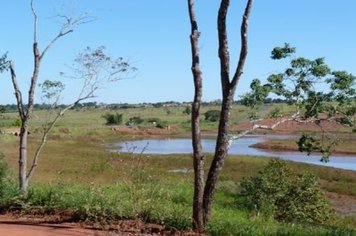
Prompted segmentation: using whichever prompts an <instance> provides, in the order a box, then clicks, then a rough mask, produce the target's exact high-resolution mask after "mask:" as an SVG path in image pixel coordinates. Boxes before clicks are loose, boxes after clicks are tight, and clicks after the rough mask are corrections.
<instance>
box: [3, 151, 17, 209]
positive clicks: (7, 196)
mask: <svg viewBox="0 0 356 236" xmlns="http://www.w3.org/2000/svg"><path fill="white" fill-rule="evenodd" d="M2 158H3V155H2V153H0V211H2V210H6V209H8V208H9V207H10V206H11V204H12V202H13V201H14V200H15V199H16V197H17V196H18V194H19V192H18V187H17V185H16V182H15V180H14V179H12V178H11V175H10V173H9V170H8V166H7V164H6V163H5V162H4V161H3V160H2Z"/></svg>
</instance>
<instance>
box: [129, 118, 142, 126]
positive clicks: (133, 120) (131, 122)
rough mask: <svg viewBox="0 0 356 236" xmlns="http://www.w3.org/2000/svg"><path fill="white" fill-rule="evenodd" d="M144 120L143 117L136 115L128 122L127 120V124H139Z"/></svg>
mask: <svg viewBox="0 0 356 236" xmlns="http://www.w3.org/2000/svg"><path fill="white" fill-rule="evenodd" d="M142 122H143V119H141V117H139V116H134V117H131V118H130V119H129V121H128V122H126V125H139V124H141V123H142Z"/></svg>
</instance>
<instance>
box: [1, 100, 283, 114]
mask: <svg viewBox="0 0 356 236" xmlns="http://www.w3.org/2000/svg"><path fill="white" fill-rule="evenodd" d="M264 103H265V104H270V103H287V101H286V100H285V99H281V98H266V99H265V100H264ZM190 104H191V103H190V102H175V101H167V102H157V103H137V104H130V103H113V104H105V103H97V102H85V103H78V104H76V105H75V106H74V107H73V108H72V109H80V108H89V109H90V108H106V109H112V110H115V109H130V108H139V107H155V108H159V107H180V106H187V105H190ZM220 104H221V100H219V99H218V100H214V101H209V102H202V105H203V106H214V105H220ZM234 104H235V105H242V104H243V102H242V100H237V101H235V102H234ZM66 106H67V105H66V104H59V105H57V106H56V107H57V108H58V109H63V108H65V107H66ZM33 108H34V110H37V111H38V110H47V109H52V108H53V107H51V105H49V104H39V103H36V104H34V107H33ZM16 111H17V105H16V104H6V105H0V113H5V112H16Z"/></svg>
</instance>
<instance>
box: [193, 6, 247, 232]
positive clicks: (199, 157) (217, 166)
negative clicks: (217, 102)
mask: <svg viewBox="0 0 356 236" xmlns="http://www.w3.org/2000/svg"><path fill="white" fill-rule="evenodd" d="M252 3H253V0H248V1H247V5H246V8H245V11H244V14H243V19H242V25H241V50H240V58H239V61H238V64H237V67H236V71H235V73H234V75H233V77H232V78H230V56H229V49H228V38H227V30H226V16H227V12H228V9H229V5H230V1H229V0H222V1H221V3H220V8H219V13H218V20H217V23H218V34H219V58H220V79H221V88H222V105H221V113H220V121H219V129H218V137H217V141H216V149H215V154H214V158H213V161H212V163H211V165H210V169H209V172H208V176H207V179H206V181H205V179H204V154H203V151H202V145H201V134H200V133H201V132H200V124H199V117H200V116H199V113H200V105H201V96H202V73H201V70H200V66H199V63H200V61H199V47H198V45H199V34H200V33H199V31H198V23H197V20H196V16H195V9H194V0H188V9H189V16H190V25H191V35H190V41H191V48H192V73H193V77H194V86H195V95H194V102H193V105H192V144H193V165H194V199H193V228H194V230H196V231H198V232H202V231H203V230H204V225H205V224H206V223H207V222H208V221H209V219H210V214H211V206H212V201H213V196H214V193H215V190H216V183H217V179H218V176H219V173H220V170H221V168H222V166H223V164H224V160H225V157H226V155H227V151H228V148H229V143H230V141H231V139H230V137H229V135H228V131H229V126H228V124H229V119H230V113H231V107H232V103H233V98H234V94H235V90H236V86H237V84H238V82H239V80H240V77H241V75H242V73H243V68H244V65H245V61H246V56H247V29H248V19H249V15H250V10H251V7H252Z"/></svg>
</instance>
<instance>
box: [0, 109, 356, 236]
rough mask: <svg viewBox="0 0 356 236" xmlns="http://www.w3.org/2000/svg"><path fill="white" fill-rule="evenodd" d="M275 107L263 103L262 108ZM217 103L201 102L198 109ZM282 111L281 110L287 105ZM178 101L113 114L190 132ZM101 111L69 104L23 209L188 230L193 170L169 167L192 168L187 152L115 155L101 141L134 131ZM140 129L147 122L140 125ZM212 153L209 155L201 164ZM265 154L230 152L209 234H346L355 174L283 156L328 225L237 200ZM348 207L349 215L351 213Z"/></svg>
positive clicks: (34, 135) (4, 123) (0, 141)
mask: <svg viewBox="0 0 356 236" xmlns="http://www.w3.org/2000/svg"><path fill="white" fill-rule="evenodd" d="M274 106H276V105H272V106H271V107H267V108H265V110H264V111H263V112H264V114H267V113H268V112H269V109H272V108H273V107H274ZM216 108H217V107H204V111H207V110H212V109H216ZM286 109H287V108H286ZM183 111H184V107H170V108H165V107H163V108H130V109H123V110H118V111H111V112H118V113H122V114H124V121H126V120H128V119H129V118H130V117H134V116H140V117H142V118H153V117H156V118H160V119H161V120H164V121H166V122H168V124H169V125H170V126H172V127H174V130H172V132H171V133H170V135H188V134H189V125H190V123H189V118H190V116H189V115H187V114H184V113H183ZM105 112H106V111H105V110H101V109H94V110H71V111H70V112H68V113H66V114H65V116H64V117H63V119H62V120H61V121H60V122H59V123H58V125H57V126H56V128H55V129H54V130H53V132H52V134H51V136H50V138H49V141H48V144H47V145H46V147H45V149H44V152H43V154H42V157H41V160H40V164H39V168H38V170H37V172H36V173H35V175H34V179H33V182H32V183H33V184H32V186H31V190H30V192H29V195H28V197H27V199H26V200H25V201H24V202H22V203H21V204H23V205H22V209H23V211H24V212H32V210H33V209H34V208H36V209H40V210H41V212H42V213H54V212H56V211H58V210H64V209H71V210H73V211H75V212H76V213H77V214H78V215H79V218H80V219H81V220H86V221H91V222H95V223H99V224H101V223H103V222H104V223H105V222H107V221H108V220H115V219H122V218H130V219H138V218H139V219H143V220H145V221H148V222H155V223H160V224H164V225H166V226H167V227H172V228H176V229H180V230H187V229H189V228H190V224H191V223H190V222H191V202H192V189H193V187H192V180H193V179H192V173H191V172H189V171H188V172H187V173H173V172H169V170H172V169H188V170H191V169H192V161H191V157H190V155H148V154H145V153H143V154H130V153H114V152H109V151H108V150H107V144H109V143H112V142H116V141H122V140H127V139H132V138H140V136H139V135H134V134H130V133H129V134H122V133H118V132H114V131H112V130H111V128H110V127H107V126H106V125H105V124H104V123H105V120H104V119H103V118H102V115H103V114H104V113H105ZM46 115H47V114H46V113H45V112H43V111H41V112H36V113H35V115H34V116H33V127H32V128H31V135H30V146H29V151H30V153H31V152H33V150H34V148H35V146H36V144H37V143H38V138H39V136H40V127H41V123H42V122H43V121H44V120H45V119H46ZM16 116H17V115H16V114H15V113H5V114H4V115H3V117H2V119H1V121H0V129H2V130H6V128H8V127H9V126H11V124H12V123H13V122H14V120H16ZM248 116H249V112H248V111H247V110H246V109H245V108H243V107H240V106H236V107H234V112H233V118H232V120H233V123H236V124H237V123H239V122H242V121H247V120H248ZM216 127H217V123H216V122H205V121H204V122H203V129H204V130H205V131H207V132H213V131H214V130H215V129H216ZM143 128H145V127H143ZM17 142H18V137H16V136H14V135H10V134H3V135H0V150H1V151H0V152H1V153H2V154H3V155H4V157H3V159H4V160H5V161H6V163H8V165H9V167H10V169H11V170H12V172H13V173H16V171H17V164H18V160H17V151H18V143H17ZM210 159H211V156H210V155H208V156H207V162H208V161H209V160H210ZM267 162H268V159H267V158H257V157H256V158H254V157H244V156H231V157H229V158H228V159H227V162H226V163H225V167H224V170H223V172H222V175H221V176H220V182H219V187H218V192H217V196H216V200H215V202H214V209H213V217H212V221H211V223H210V224H209V225H208V226H207V232H208V233H209V234H212V235H352V234H353V233H355V231H352V230H356V216H355V212H354V213H352V212H351V211H345V208H347V207H349V208H350V210H352V207H354V208H356V172H355V171H344V170H338V169H334V168H326V167H318V166H312V165H307V164H302V163H294V162H288V166H289V167H291V168H292V169H293V170H295V171H297V172H302V171H306V170H307V171H310V172H312V173H314V174H316V175H317V176H318V177H319V178H320V180H319V185H320V186H321V188H322V189H323V191H325V193H326V195H327V196H328V198H329V199H330V201H331V202H332V203H333V205H334V206H336V207H339V211H338V212H339V214H340V215H339V216H338V217H337V219H335V220H334V222H331V223H330V224H328V225H321V226H311V225H298V224H293V225H291V224H284V223H279V222H277V221H275V220H274V219H271V218H266V217H263V216H257V215H255V214H254V213H253V212H250V211H248V210H247V209H245V208H244V207H243V205H241V204H240V199H241V198H240V196H239V182H240V181H241V179H242V178H243V177H248V176H254V175H256V174H257V173H258V172H259V171H260V170H262V168H263V167H264V166H265V165H266V164H267ZM350 212H351V213H350Z"/></svg>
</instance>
